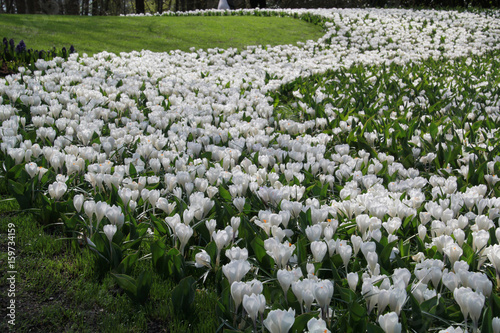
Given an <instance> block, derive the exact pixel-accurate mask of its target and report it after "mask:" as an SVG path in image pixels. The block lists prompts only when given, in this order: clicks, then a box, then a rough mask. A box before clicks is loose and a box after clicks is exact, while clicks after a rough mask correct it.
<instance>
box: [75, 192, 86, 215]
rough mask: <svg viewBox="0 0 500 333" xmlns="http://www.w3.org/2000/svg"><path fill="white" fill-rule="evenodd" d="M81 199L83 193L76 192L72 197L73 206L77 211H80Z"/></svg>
mask: <svg viewBox="0 0 500 333" xmlns="http://www.w3.org/2000/svg"><path fill="white" fill-rule="evenodd" d="M83 199H84V197H83V194H77V195H75V196H74V197H73V206H75V209H76V211H77V212H78V213H80V212H81V211H82V205H83Z"/></svg>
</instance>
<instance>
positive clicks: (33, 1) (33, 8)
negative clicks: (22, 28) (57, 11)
mask: <svg viewBox="0 0 500 333" xmlns="http://www.w3.org/2000/svg"><path fill="white" fill-rule="evenodd" d="M26 5H27V6H26V7H27V10H26V12H27V13H28V14H38V13H40V12H41V8H40V2H39V1H38V0H27V1H26Z"/></svg>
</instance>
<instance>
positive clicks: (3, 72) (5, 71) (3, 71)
mask: <svg viewBox="0 0 500 333" xmlns="http://www.w3.org/2000/svg"><path fill="white" fill-rule="evenodd" d="M15 73H16V72H15V71H13V70H11V69H9V68H8V67H7V64H6V63H4V62H2V65H1V66H0V77H5V76H7V75H11V74H15Z"/></svg>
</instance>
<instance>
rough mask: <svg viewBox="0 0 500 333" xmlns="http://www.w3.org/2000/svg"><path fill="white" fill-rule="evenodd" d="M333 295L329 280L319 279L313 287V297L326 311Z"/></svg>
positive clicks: (326, 311) (325, 311)
mask: <svg viewBox="0 0 500 333" xmlns="http://www.w3.org/2000/svg"><path fill="white" fill-rule="evenodd" d="M332 296H333V284H332V282H331V281H330V280H321V281H320V282H318V283H317V284H316V287H315V289H314V297H315V298H316V300H317V301H318V305H319V307H320V308H321V309H322V311H324V312H323V313H328V306H329V305H330V301H331V300H332Z"/></svg>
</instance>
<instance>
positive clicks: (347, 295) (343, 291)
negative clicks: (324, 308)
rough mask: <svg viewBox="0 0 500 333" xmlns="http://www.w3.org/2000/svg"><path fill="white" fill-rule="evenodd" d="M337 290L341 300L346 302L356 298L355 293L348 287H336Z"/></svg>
mask: <svg viewBox="0 0 500 333" xmlns="http://www.w3.org/2000/svg"><path fill="white" fill-rule="evenodd" d="M337 290H338V291H339V293H340V297H341V298H342V300H344V301H345V302H346V303H351V302H354V301H355V300H356V299H357V297H356V294H355V293H354V292H353V291H352V290H351V289H349V288H342V287H337Z"/></svg>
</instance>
